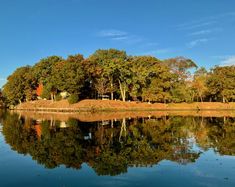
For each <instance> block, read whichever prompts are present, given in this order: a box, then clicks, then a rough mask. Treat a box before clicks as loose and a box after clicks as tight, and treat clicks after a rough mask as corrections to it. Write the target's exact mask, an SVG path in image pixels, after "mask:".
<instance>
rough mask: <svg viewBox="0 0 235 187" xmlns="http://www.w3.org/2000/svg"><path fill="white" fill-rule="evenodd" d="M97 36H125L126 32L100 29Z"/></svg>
mask: <svg viewBox="0 0 235 187" xmlns="http://www.w3.org/2000/svg"><path fill="white" fill-rule="evenodd" d="M98 36H100V37H110V38H116V37H124V36H127V33H126V32H124V31H119V30H113V29H110V30H102V31H100V32H99V33H98Z"/></svg>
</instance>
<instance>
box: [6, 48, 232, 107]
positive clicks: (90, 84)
mask: <svg viewBox="0 0 235 187" xmlns="http://www.w3.org/2000/svg"><path fill="white" fill-rule="evenodd" d="M234 88H235V66H226V67H214V68H212V69H211V70H210V71H207V70H206V69H205V68H203V67H198V66H197V64H196V63H195V62H194V61H193V60H192V59H188V58H185V57H175V58H169V59H166V60H160V59H157V58H156V57H152V56H130V55H128V54H127V53H126V52H125V51H122V50H117V49H99V50H97V51H95V52H94V54H92V55H90V56H89V57H87V58H84V57H83V55H81V54H76V55H70V56H68V57H67V58H66V59H64V58H62V57H59V56H49V57H46V58H43V59H41V60H40V61H39V62H37V63H36V64H35V65H33V66H32V67H31V66H25V67H20V68H18V69H16V70H15V72H13V74H12V75H10V76H9V77H8V79H7V83H6V84H5V85H4V87H3V90H2V92H3V95H4V98H5V101H7V103H8V104H9V105H11V104H13V105H16V104H19V103H21V102H24V101H30V100H35V99H39V98H42V99H43V98H45V99H51V100H58V99H61V97H60V96H59V94H60V93H62V92H66V93H67V94H68V96H69V95H70V96H71V97H73V98H77V99H84V98H91V99H97V98H103V97H106V98H107V97H108V98H110V99H111V100H113V99H121V100H123V101H126V100H132V101H148V102H162V103H169V102H194V101H201V102H203V101H219V102H232V101H234V100H235V89H234ZM77 99H76V100H77Z"/></svg>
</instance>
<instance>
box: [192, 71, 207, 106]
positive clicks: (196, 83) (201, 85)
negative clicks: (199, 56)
mask: <svg viewBox="0 0 235 187" xmlns="http://www.w3.org/2000/svg"><path fill="white" fill-rule="evenodd" d="M206 81H207V71H206V69H205V68H203V67H202V68H200V69H198V70H197V71H196V72H195V73H194V79H193V82H192V87H193V89H194V90H195V93H196V95H197V97H200V99H201V102H203V97H205V95H206V92H207V86H206Z"/></svg>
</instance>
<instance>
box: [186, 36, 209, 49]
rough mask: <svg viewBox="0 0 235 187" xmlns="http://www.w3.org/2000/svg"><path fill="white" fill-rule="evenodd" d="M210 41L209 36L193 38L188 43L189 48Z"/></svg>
mask: <svg viewBox="0 0 235 187" xmlns="http://www.w3.org/2000/svg"><path fill="white" fill-rule="evenodd" d="M208 41H209V39H207V38H200V39H197V40H193V41H191V42H189V43H188V44H187V46H188V47H189V48H193V47H195V46H197V45H200V44H203V43H207V42H208Z"/></svg>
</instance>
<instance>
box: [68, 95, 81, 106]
mask: <svg viewBox="0 0 235 187" xmlns="http://www.w3.org/2000/svg"><path fill="white" fill-rule="evenodd" d="M78 101H79V97H78V95H76V94H72V95H70V96H69V98H68V102H69V104H74V103H77V102H78Z"/></svg>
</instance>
